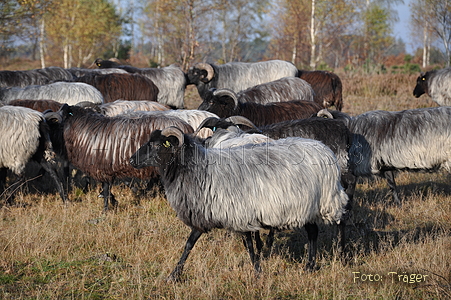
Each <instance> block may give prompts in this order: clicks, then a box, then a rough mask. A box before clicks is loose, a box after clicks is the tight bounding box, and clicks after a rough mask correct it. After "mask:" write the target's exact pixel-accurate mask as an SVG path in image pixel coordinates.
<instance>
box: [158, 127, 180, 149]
mask: <svg viewBox="0 0 451 300" xmlns="http://www.w3.org/2000/svg"><path fill="white" fill-rule="evenodd" d="M161 135H164V136H166V137H169V136H170V135H173V136H175V137H176V138H177V139H178V140H179V146H182V145H183V141H184V137H183V131H182V130H180V128H178V127H175V126H170V127H166V128H165V129H163V130H162V131H161Z"/></svg>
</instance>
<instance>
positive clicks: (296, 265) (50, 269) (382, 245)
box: [0, 74, 451, 299]
mask: <svg viewBox="0 0 451 300" xmlns="http://www.w3.org/2000/svg"><path fill="white" fill-rule="evenodd" d="M340 76H341V78H342V80H343V84H344V92H345V97H344V101H345V106H344V109H343V111H345V112H348V113H350V114H358V113H362V112H364V111H367V110H374V109H384V110H402V109H409V108H418V107H428V106H436V105H435V104H434V103H433V102H432V101H431V100H430V99H429V98H428V97H427V96H422V97H421V98H419V99H415V98H414V97H413V96H412V90H413V87H414V85H415V79H416V76H417V75H416V74H414V75H401V74H385V75H374V76H359V75H353V76H350V75H345V74H340ZM196 93H197V91H196V90H195V89H191V88H190V89H189V90H188V91H187V96H186V97H187V106H188V108H196V107H197V105H198V104H199V102H198V100H199V99H198V98H197V97H196ZM449 176H450V175H448V174H445V173H433V174H422V173H415V174H413V173H401V174H399V175H398V177H397V183H398V185H399V189H400V193H401V195H402V198H403V204H402V206H401V207H398V206H394V205H392V204H391V203H390V199H391V197H390V196H391V195H390V191H389V189H388V186H387V184H386V182H385V181H382V180H362V181H361V182H360V183H359V184H358V186H357V192H356V197H355V203H354V210H353V215H352V219H351V222H350V223H349V224H348V225H347V228H346V230H347V234H348V247H349V253H350V256H351V258H350V261H349V263H348V264H346V265H343V264H342V262H341V260H340V259H339V257H338V256H337V254H336V252H337V251H336V244H335V242H336V229H335V228H334V227H331V226H322V227H321V228H320V235H319V243H318V251H319V255H318V259H317V262H318V265H319V266H320V269H319V270H318V271H314V272H305V271H304V265H305V261H306V242H307V239H306V235H305V232H304V231H301V232H290V231H287V232H281V233H278V234H277V236H276V241H275V245H274V247H273V249H272V250H271V251H269V250H268V249H265V256H266V258H265V259H264V260H263V262H262V268H263V271H262V273H261V274H260V276H259V277H256V276H255V275H254V272H253V268H252V265H251V263H250V259H249V256H248V254H247V252H246V250H245V248H244V246H243V244H242V242H241V238H240V237H239V236H238V235H237V234H235V233H231V232H227V231H225V230H216V231H213V232H211V233H208V234H205V235H203V236H202V237H201V238H200V240H199V242H198V243H197V244H196V246H195V247H194V249H193V251H192V253H191V256H190V257H189V259H188V262H187V264H186V267H185V272H184V275H183V280H182V281H181V282H178V283H168V282H167V281H166V278H167V276H168V275H169V273H170V272H171V270H172V268H173V267H174V266H175V264H176V262H177V261H178V259H179V257H180V255H181V252H182V250H183V247H184V244H185V241H186V238H187V237H188V234H189V231H190V230H189V228H187V227H186V226H185V225H184V224H182V223H181V222H180V221H179V220H178V219H177V218H176V217H175V213H174V212H173V210H172V209H171V208H170V207H169V205H168V203H167V202H166V200H165V198H164V195H162V194H161V193H160V194H159V193H157V196H152V195H153V193H144V194H143V193H140V192H133V191H132V189H130V188H129V187H127V186H125V185H123V184H120V185H117V186H115V187H114V189H113V193H115V195H116V198H117V199H118V200H119V206H118V208H117V210H115V211H111V212H109V213H107V214H103V213H102V199H99V198H98V197H97V195H98V194H99V189H100V187H96V188H93V189H91V190H89V191H87V192H83V191H82V190H81V189H74V190H73V192H72V193H71V194H70V199H71V201H70V203H69V204H68V205H67V206H64V205H62V202H61V199H60V198H59V197H58V195H57V193H54V192H43V191H41V192H37V191H35V190H34V189H32V188H28V189H26V188H24V190H23V191H21V192H19V194H18V195H17V197H16V205H14V206H4V205H3V202H1V203H2V204H1V207H0V298H1V299H450V298H451V187H450V185H449V179H450V177H449ZM138 190H139V189H138ZM135 191H136V189H135Z"/></svg>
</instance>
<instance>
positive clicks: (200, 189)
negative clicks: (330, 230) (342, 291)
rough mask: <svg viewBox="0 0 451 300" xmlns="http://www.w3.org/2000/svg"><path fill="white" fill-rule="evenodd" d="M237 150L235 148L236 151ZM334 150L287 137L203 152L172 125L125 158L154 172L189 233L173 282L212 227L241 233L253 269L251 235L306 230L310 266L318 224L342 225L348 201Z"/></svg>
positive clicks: (255, 258) (255, 259) (255, 260)
mask: <svg viewBox="0 0 451 300" xmlns="http://www.w3.org/2000/svg"><path fill="white" fill-rule="evenodd" d="M235 149H236V150H235ZM335 161H336V158H335V156H334V154H333V153H332V151H331V150H330V149H329V148H327V147H326V146H325V145H324V144H322V143H321V142H318V141H313V140H307V139H301V138H287V139H281V140H278V141H274V142H272V143H263V144H258V145H250V147H243V148H241V147H240V148H230V149H227V151H223V150H221V149H206V148H204V147H203V146H201V145H200V144H198V143H197V142H195V141H194V140H193V139H192V138H191V137H190V136H189V135H184V134H183V132H182V131H181V130H180V129H178V128H174V127H170V128H166V129H164V130H156V131H154V132H153V133H152V134H151V137H150V140H149V141H148V142H147V143H146V144H144V145H143V146H142V147H141V148H140V149H139V150H138V151H137V152H136V153H135V154H134V155H133V156H132V157H131V159H130V163H131V165H133V166H134V167H137V168H142V167H147V166H155V167H157V168H158V170H159V173H160V175H161V180H162V183H163V186H164V188H165V191H166V197H167V199H168V201H169V204H170V205H171V206H172V208H173V209H174V210H175V211H176V213H177V216H178V217H179V218H180V219H181V220H182V221H183V222H184V223H185V224H186V225H187V226H189V227H190V228H191V235H190V236H189V238H188V241H187V242H186V246H185V250H184V252H183V254H182V257H181V258H180V261H179V262H178V264H177V266H176V267H175V269H174V271H173V272H172V273H171V276H170V278H171V279H173V280H178V279H179V278H180V275H181V273H182V271H183V266H184V264H185V261H186V259H187V257H188V255H189V253H190V251H191V249H192V248H193V246H194V244H195V243H196V241H197V240H198V239H199V237H200V236H201V235H202V233H206V232H208V231H210V230H212V229H213V228H225V229H229V230H233V231H236V232H241V233H244V235H245V242H246V246H247V248H248V252H249V254H250V257H251V260H252V262H253V264H254V268H255V269H256V271H259V270H260V262H259V257H260V255H259V252H260V250H261V249H260V248H261V245H258V244H257V254H255V252H254V248H253V242H252V232H256V231H259V230H261V229H265V228H274V229H280V230H286V229H295V228H301V227H305V228H306V230H307V234H308V239H309V261H308V264H307V268H309V269H311V268H313V267H314V266H315V256H316V243H317V236H318V226H317V224H318V223H326V224H333V223H340V221H341V220H342V217H343V215H344V214H345V212H346V209H345V207H346V205H347V202H348V197H347V196H346V193H345V192H344V191H343V188H342V187H341V185H340V181H339V168H338V166H337V165H336V163H335Z"/></svg>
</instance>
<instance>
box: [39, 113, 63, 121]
mask: <svg viewBox="0 0 451 300" xmlns="http://www.w3.org/2000/svg"><path fill="white" fill-rule="evenodd" d="M43 115H44V118H45V120H46V121H48V120H55V119H56V120H57V121H58V123H62V122H63V117H62V116H61V115H60V114H59V113H58V112H54V111H51V110H50V111H46V112H44V113H43Z"/></svg>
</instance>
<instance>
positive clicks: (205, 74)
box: [187, 63, 215, 85]
mask: <svg viewBox="0 0 451 300" xmlns="http://www.w3.org/2000/svg"><path fill="white" fill-rule="evenodd" d="M214 74H215V71H214V70H213V67H212V66H211V65H210V64H207V63H197V64H195V65H194V66H193V67H191V68H190V69H189V70H188V74H187V77H188V82H189V84H194V85H198V84H199V83H200V82H203V83H209V82H210V81H211V80H212V79H213V77H214Z"/></svg>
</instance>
